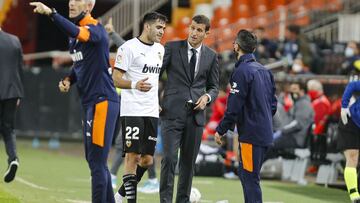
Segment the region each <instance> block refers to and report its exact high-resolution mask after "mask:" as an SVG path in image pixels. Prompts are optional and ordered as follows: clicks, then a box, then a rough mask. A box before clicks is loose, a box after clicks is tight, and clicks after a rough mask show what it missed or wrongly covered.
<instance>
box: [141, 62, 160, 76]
mask: <svg viewBox="0 0 360 203" xmlns="http://www.w3.org/2000/svg"><path fill="white" fill-rule="evenodd" d="M160 70H161V67H160V66H159V64H157V66H147V64H145V66H144V68H143V70H142V72H143V73H155V74H159V73H160Z"/></svg>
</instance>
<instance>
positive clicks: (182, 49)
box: [179, 40, 192, 82]
mask: <svg viewBox="0 0 360 203" xmlns="http://www.w3.org/2000/svg"><path fill="white" fill-rule="evenodd" d="M187 49H188V48H187V41H186V40H185V41H183V42H182V46H181V47H180V49H179V52H180V57H181V61H182V63H183V68H184V71H185V75H186V77H187V79H188V81H190V82H191V81H192V80H190V66H189V60H188V50H187Z"/></svg>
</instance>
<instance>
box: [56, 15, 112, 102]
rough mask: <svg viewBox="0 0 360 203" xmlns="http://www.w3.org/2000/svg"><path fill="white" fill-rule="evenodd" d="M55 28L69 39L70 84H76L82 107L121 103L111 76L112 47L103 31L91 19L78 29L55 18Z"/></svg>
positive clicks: (61, 19)
mask: <svg viewBox="0 0 360 203" xmlns="http://www.w3.org/2000/svg"><path fill="white" fill-rule="evenodd" d="M52 19H53V20H54V22H55V24H56V25H57V26H58V27H59V28H60V29H61V30H62V31H63V32H65V34H67V35H68V36H69V46H70V47H69V51H70V54H71V58H72V60H73V62H74V65H73V68H72V70H71V74H70V75H69V77H70V80H71V84H74V83H76V86H77V89H78V91H79V95H80V98H81V101H82V104H83V105H85V106H86V105H91V104H94V103H97V102H99V101H101V100H110V101H114V102H118V101H119V99H118V95H117V93H116V91H115V87H114V83H113V80H112V78H111V75H110V74H109V72H108V68H109V67H110V64H109V45H108V35H107V33H106V31H105V29H104V27H103V26H102V25H101V24H100V23H99V22H98V21H97V20H95V19H94V18H92V17H91V16H90V15H86V16H85V17H84V18H83V19H82V20H80V21H79V25H78V26H76V25H75V24H73V23H72V22H70V21H68V20H67V19H65V18H64V17H62V16H61V15H59V14H53V15H52Z"/></svg>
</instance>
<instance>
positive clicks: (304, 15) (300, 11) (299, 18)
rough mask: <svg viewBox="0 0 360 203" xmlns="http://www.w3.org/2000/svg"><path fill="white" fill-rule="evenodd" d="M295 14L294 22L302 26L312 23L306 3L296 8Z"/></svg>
mask: <svg viewBox="0 0 360 203" xmlns="http://www.w3.org/2000/svg"><path fill="white" fill-rule="evenodd" d="M294 16H295V19H294V20H293V23H294V24H296V25H300V26H305V25H309V24H310V17H309V14H308V9H307V8H306V7H305V6H304V5H301V6H299V7H297V8H295V10H294Z"/></svg>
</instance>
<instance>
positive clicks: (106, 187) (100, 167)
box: [85, 101, 119, 203]
mask: <svg viewBox="0 0 360 203" xmlns="http://www.w3.org/2000/svg"><path fill="white" fill-rule="evenodd" d="M118 110H119V107H118V103H115V102H111V101H102V102H99V103H97V104H95V106H94V107H90V108H88V109H87V112H86V114H87V115H86V118H87V120H86V121H85V125H86V127H85V141H86V152H87V160H88V164H89V167H90V171H91V177H92V178H91V182H92V202H110V203H111V202H115V201H114V199H113V198H114V197H113V192H112V187H111V179H110V172H109V170H108V168H107V157H108V154H109V151H110V147H111V142H112V136H113V133H114V128H115V122H116V116H117V111H118Z"/></svg>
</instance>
